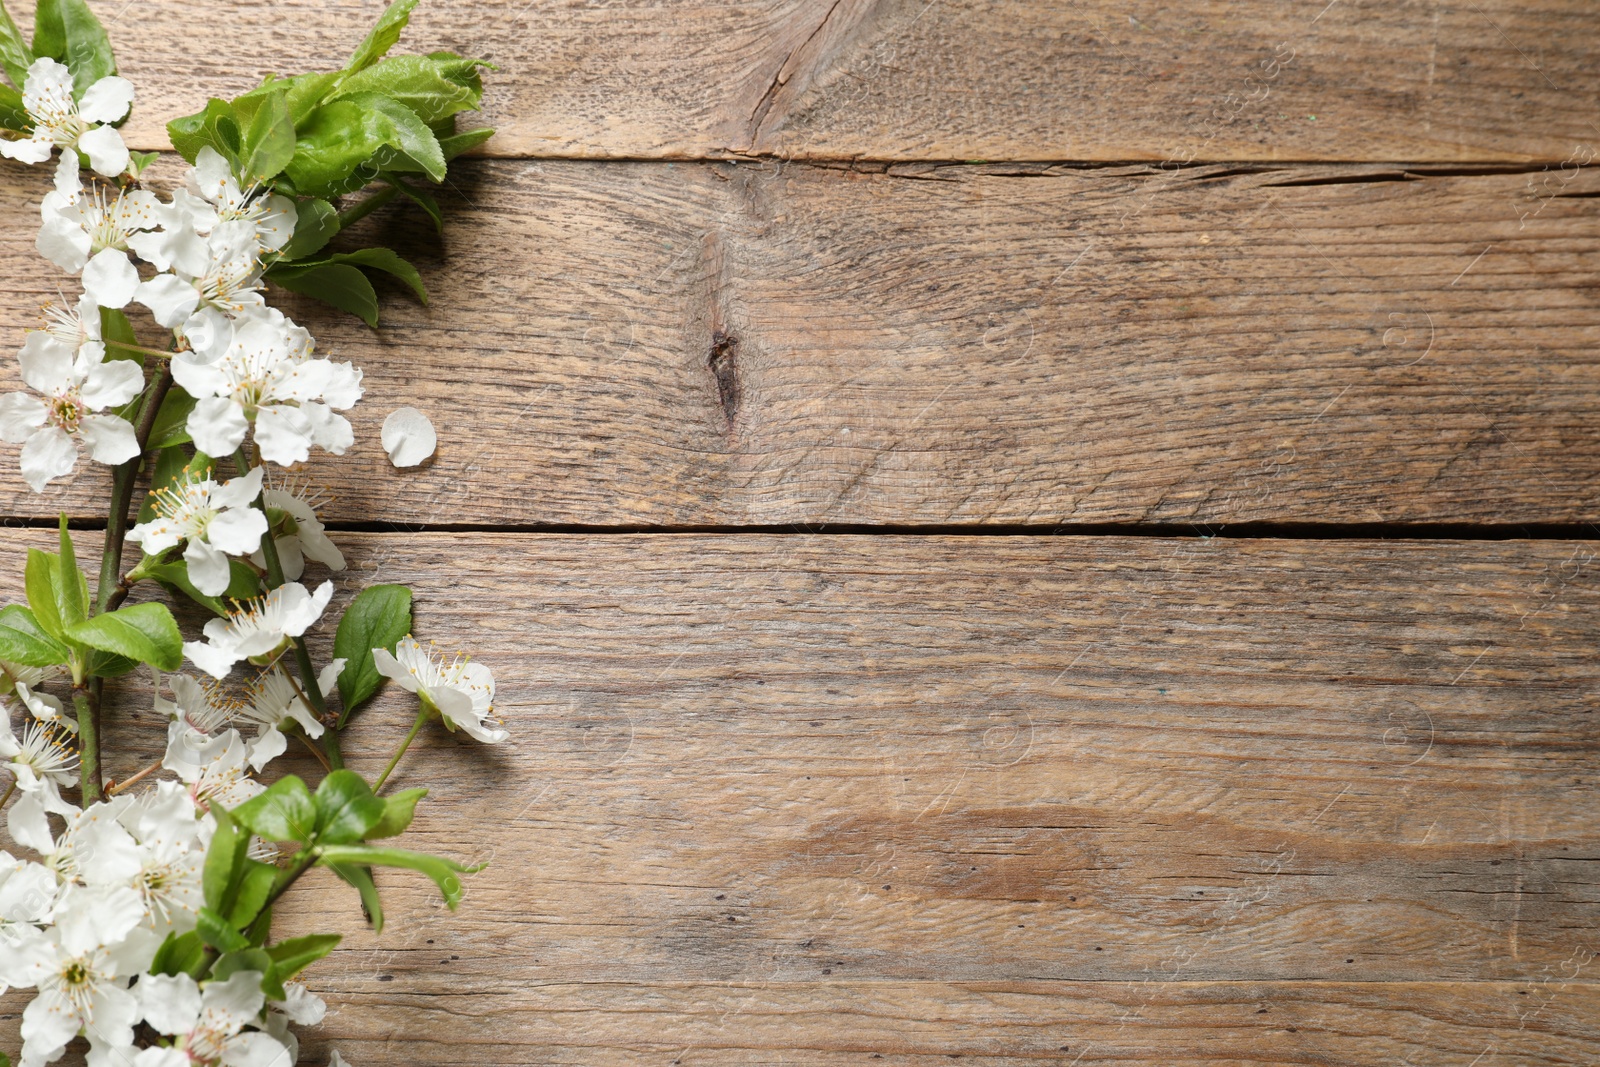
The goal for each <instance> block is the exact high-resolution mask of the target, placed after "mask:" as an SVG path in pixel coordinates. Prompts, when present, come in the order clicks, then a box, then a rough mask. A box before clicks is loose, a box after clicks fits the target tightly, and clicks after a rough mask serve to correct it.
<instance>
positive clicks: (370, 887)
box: [325, 863, 383, 934]
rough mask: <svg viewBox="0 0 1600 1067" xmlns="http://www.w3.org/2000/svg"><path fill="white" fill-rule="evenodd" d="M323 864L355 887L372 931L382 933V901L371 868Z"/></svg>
mask: <svg viewBox="0 0 1600 1067" xmlns="http://www.w3.org/2000/svg"><path fill="white" fill-rule="evenodd" d="M325 866H326V867H327V868H328V869H329V870H330V871H332V872H333V873H334V874H336V875H338V876H339V877H340V878H341V879H343V880H344V881H346V882H348V883H349V884H350V885H353V886H355V887H356V892H357V893H360V894H361V910H362V911H364V912H366V913H367V921H368V922H369V923H371V924H372V932H373V933H375V934H381V933H383V902H382V901H381V900H379V899H378V887H377V885H375V884H374V883H373V881H372V869H371V868H370V867H362V866H359V865H357V864H343V863H329V864H325Z"/></svg>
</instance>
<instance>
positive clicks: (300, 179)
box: [284, 100, 398, 199]
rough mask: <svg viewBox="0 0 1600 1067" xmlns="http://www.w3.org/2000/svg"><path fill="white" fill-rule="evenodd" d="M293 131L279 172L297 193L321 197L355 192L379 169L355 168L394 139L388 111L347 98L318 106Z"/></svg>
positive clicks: (394, 133) (394, 132)
mask: <svg viewBox="0 0 1600 1067" xmlns="http://www.w3.org/2000/svg"><path fill="white" fill-rule="evenodd" d="M298 134H299V140H298V141H297V142H296V144H295V151H294V158H293V159H291V160H290V161H289V165H288V166H287V167H285V168H284V174H286V175H287V176H288V178H289V180H290V181H291V182H293V183H294V187H295V191H296V192H297V193H299V194H300V195H301V196H313V197H322V198H324V199H326V198H330V197H335V196H342V195H344V194H345V193H351V192H354V191H355V190H357V189H360V188H361V187H362V186H364V185H366V184H367V183H368V182H370V181H372V180H373V179H375V178H376V177H377V175H378V170H379V169H380V168H377V167H371V166H368V167H366V168H365V169H362V170H361V171H360V173H357V169H358V168H362V167H363V164H367V163H368V161H369V160H371V159H372V158H373V156H375V155H376V154H377V153H378V152H379V151H380V150H381V149H382V148H384V147H385V146H387V145H389V144H390V143H392V142H393V141H394V140H395V139H396V138H397V137H398V132H397V131H396V130H395V128H394V123H393V122H392V121H390V119H389V117H388V116H387V115H383V114H380V113H378V112H375V111H367V110H366V109H364V108H362V107H361V106H360V105H359V104H357V103H355V102H354V101H350V100H330V101H328V102H327V103H325V104H323V105H321V106H320V107H318V108H317V109H316V110H315V111H313V112H312V113H311V114H310V116H308V117H307V118H306V119H305V121H304V122H302V123H301V124H300V126H299V129H298Z"/></svg>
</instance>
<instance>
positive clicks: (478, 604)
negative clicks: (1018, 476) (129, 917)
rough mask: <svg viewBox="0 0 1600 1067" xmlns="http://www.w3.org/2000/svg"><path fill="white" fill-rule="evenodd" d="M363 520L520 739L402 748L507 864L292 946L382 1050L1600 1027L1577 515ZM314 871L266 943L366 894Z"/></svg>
mask: <svg viewBox="0 0 1600 1067" xmlns="http://www.w3.org/2000/svg"><path fill="white" fill-rule="evenodd" d="M45 540H47V536H46V535H45V534H44V533H43V532H31V533H12V534H7V535H6V536H5V537H4V538H3V539H0V546H3V548H0V574H12V573H16V572H17V568H18V567H19V566H20V562H21V560H20V552H21V548H22V547H23V545H24V544H26V543H29V542H34V543H40V544H42V543H44V542H45ZM342 540H343V542H344V544H345V547H346V550H347V553H348V555H349V557H350V559H351V561H352V570H351V572H350V574H349V575H348V577H349V578H350V579H351V580H356V579H359V580H360V581H362V582H368V581H375V580H381V581H397V582H406V583H410V584H413V585H414V586H415V587H416V589H417V592H418V625H417V628H418V632H419V633H420V634H421V635H422V636H423V637H425V638H428V639H432V640H434V641H436V642H438V643H439V644H440V645H441V646H443V647H445V648H452V649H453V648H456V647H465V648H466V649H467V650H468V651H470V652H472V653H474V654H476V655H477V656H479V657H480V658H481V659H483V660H484V661H485V662H487V663H489V664H491V665H492V667H493V668H494V670H495V671H496V674H497V678H498V679H499V682H500V696H499V708H500V712H501V714H502V715H503V717H504V718H505V720H506V722H507V723H508V725H509V728H510V729H511V731H512V734H513V738H514V740H513V741H512V742H509V743H508V744H507V745H505V746H502V747H499V748H496V749H485V748H482V747H470V746H461V745H457V744H456V743H454V742H453V741H451V740H449V739H448V738H447V737H446V736H443V735H440V734H432V733H430V734H426V735H424V736H425V745H424V747H423V748H422V749H420V750H417V751H414V753H413V756H412V757H408V762H407V763H406V764H405V765H404V766H403V767H402V770H401V772H400V774H399V775H398V776H397V778H396V784H397V785H400V786H411V785H419V784H426V785H428V786H429V787H430V788H431V789H432V790H433V794H432V796H431V798H430V801H429V803H428V805H426V806H425V807H424V808H423V809H422V814H421V815H420V816H419V819H418V822H417V824H416V825H415V827H414V828H413V830H412V831H411V832H410V833H409V835H408V837H407V838H406V839H404V843H407V844H410V845H411V846H413V847H418V848H423V849H427V850H431V851H439V852H443V853H446V854H450V855H454V856H457V857H461V858H463V859H473V860H477V861H488V862H489V867H488V868H487V870H485V871H484V872H483V873H482V874H479V875H477V876H475V877H474V878H473V879H471V880H470V882H469V885H468V892H467V897H466V901H465V903H464V905H463V908H462V910H461V912H460V913H459V914H458V915H456V916H454V917H447V916H446V915H445V914H444V913H443V912H442V910H441V908H440V905H439V904H438V902H437V899H436V898H435V897H434V896H432V895H431V892H429V891H427V890H426V889H425V888H424V884H423V883H421V882H420V881H419V880H416V879H412V878H410V877H409V876H405V875H403V874H399V873H396V874H392V875H387V876H385V880H384V891H385V900H386V906H387V910H388V913H389V918H390V923H391V926H390V928H389V929H388V930H387V931H386V932H385V934H384V935H383V936H382V937H379V938H374V937H372V936H371V935H369V934H363V933H358V934H356V935H354V936H352V937H351V938H350V939H349V940H348V941H347V943H346V946H345V947H343V948H341V950H340V951H339V952H338V953H336V955H335V956H334V957H333V958H331V959H330V961H329V962H328V963H327V964H325V965H323V967H322V968H321V969H320V970H319V971H318V972H316V973H317V977H316V982H317V983H318V987H319V988H321V989H322V990H323V991H324V992H326V993H327V994H328V995H329V996H330V997H331V998H332V999H333V1000H334V1002H335V1004H336V1006H338V1007H340V1009H341V1011H340V1013H339V1014H337V1015H335V1016H334V1017H333V1018H332V1020H331V1021H330V1022H328V1023H327V1024H325V1025H324V1027H323V1028H322V1036H323V1037H324V1038H325V1039H327V1040H328V1041H329V1042H331V1043H332V1044H334V1045H338V1046H341V1047H343V1046H345V1045H346V1044H349V1045H350V1047H348V1048H345V1049H344V1050H345V1051H346V1052H347V1053H349V1052H351V1050H352V1049H356V1048H359V1049H363V1051H365V1052H366V1054H367V1055H366V1059H367V1060H368V1062H384V1061H385V1060H386V1059H394V1060H396V1061H397V1062H398V1061H402V1060H403V1061H406V1062H441V1063H464V1062H469V1061H470V1062H483V1063H524V1062H563V1063H567V1062H571V1063H579V1062H595V1063H600V1062H614V1063H631V1062H643V1061H644V1060H645V1059H646V1058H648V1057H651V1056H658V1055H659V1054H661V1053H662V1052H663V1050H671V1051H674V1052H676V1050H677V1049H679V1048H689V1047H694V1048H701V1047H705V1048H706V1049H708V1051H707V1052H706V1053H705V1057H706V1061H707V1062H780V1061H781V1059H782V1058H783V1057H784V1056H786V1055H793V1056H797V1057H799V1058H800V1059H802V1060H805V1061H806V1062H811V1059H810V1057H811V1056H812V1055H813V1054H814V1055H815V1057H816V1061H817V1062H825V1063H831V1062H836V1061H839V1060H841V1059H842V1058H843V1057H844V1056H845V1055H846V1053H850V1054H855V1055H858V1056H860V1057H862V1058H866V1057H867V1056H868V1054H869V1053H873V1052H876V1053H878V1054H881V1055H884V1056H885V1057H886V1058H887V1057H890V1056H896V1057H901V1058H902V1061H903V1062H908V1063H919V1062H923V1060H922V1059H919V1058H918V1057H931V1056H933V1055H941V1056H942V1055H963V1056H973V1057H977V1058H979V1059H980V1060H981V1058H982V1057H984V1056H989V1057H991V1058H992V1059H993V1061H994V1062H997V1063H998V1062H1023V1061H1026V1060H1028V1059H1029V1058H1035V1059H1037V1058H1050V1057H1047V1056H1046V1053H1047V1052H1048V1050H1049V1049H1051V1048H1056V1049H1057V1051H1059V1048H1058V1046H1060V1045H1069V1046H1073V1048H1074V1054H1076V1052H1077V1049H1078V1048H1080V1047H1082V1044H1083V1043H1085V1042H1088V1043H1091V1044H1093V1045H1094V1046H1095V1047H1096V1048H1098V1049H1100V1050H1101V1051H1100V1052H1098V1053H1094V1052H1091V1053H1089V1054H1088V1055H1086V1056H1085V1060H1084V1062H1093V1061H1094V1060H1096V1059H1106V1060H1119V1061H1121V1062H1131V1063H1149V1064H1158V1063H1177V1062H1183V1063H1189V1062H1195V1063H1198V1062H1229V1063H1234V1062H1237V1063H1267V1062H1273V1063H1279V1062H1281V1063H1329V1062H1338V1063H1373V1064H1378V1063H1395V1062H1404V1061H1403V1059H1400V1058H1399V1057H1402V1056H1410V1058H1411V1060H1412V1062H1413V1063H1438V1064H1446V1063H1451V1064H1462V1063H1468V1062H1470V1061H1471V1059H1472V1057H1473V1056H1477V1055H1479V1054H1480V1053H1483V1052H1484V1049H1485V1048H1486V1047H1492V1048H1494V1049H1497V1050H1498V1053H1497V1054H1498V1055H1499V1056H1500V1057H1501V1059H1500V1062H1502V1063H1507V1064H1509V1063H1518V1064H1524V1063H1573V1064H1578V1063H1586V1062H1589V1061H1591V1060H1592V1059H1593V1058H1594V1056H1595V1054H1596V1052H1600V1032H1597V1029H1596V1027H1595V1018H1596V1016H1595V1013H1594V1010H1593V1008H1594V1006H1595V1004H1596V988H1595V986H1594V985H1593V984H1592V980H1593V968H1592V961H1593V957H1594V952H1595V948H1596V946H1595V944H1594V937H1593V931H1594V929H1595V926H1596V920H1597V919H1600V893H1597V888H1596V882H1595V878H1594V874H1593V871H1592V870H1591V868H1592V867H1593V861H1594V859H1595V857H1596V856H1597V855H1600V831H1597V830H1596V826H1597V821H1596V818H1595V816H1596V814H1597V812H1600V793H1597V791H1596V788H1595V784H1594V774H1593V770H1594V767H1595V765H1596V758H1597V754H1600V728H1597V726H1596V720H1595V717H1594V715H1593V710H1594V706H1595V702H1596V685H1595V683H1596V675H1595V670H1594V666H1593V656H1592V648H1593V637H1594V635H1593V628H1594V624H1593V620H1594V619H1595V618H1596V609H1597V608H1600V586H1597V583H1596V581H1595V574H1596V573H1597V572H1596V571H1595V569H1594V567H1595V563H1594V560H1595V548H1594V546H1593V545H1591V544H1589V543H1585V542H1556V541H1540V542H1477V543H1472V542H1444V541H1440V542H1410V541H1396V542H1386V543H1380V542H1342V541H1339V542H1318V541H1292V542H1290V541H1249V540H1233V539H1225V540H1218V539H1186V540H1163V539H1149V538H1032V537H920V538H916V537H885V536H876V537H843V536H828V537H815V536H693V535H683V536H664V535H643V536H607V537H599V536H576V537H575V536H559V535H514V534H475V535H415V536H400V535H352V536H347V537H345V538H343V539H342ZM326 637H327V635H326V633H324V634H322V635H320V640H326ZM409 717H410V713H409V712H408V711H407V710H406V708H405V706H404V702H403V701H401V700H400V699H398V694H393V693H389V694H385V695H384V696H383V697H382V698H380V701H379V702H378V703H377V704H376V705H374V706H373V708H372V709H371V710H370V711H368V712H366V713H364V714H363V716H362V717H361V718H360V719H359V720H358V721H357V724H356V725H355V726H354V727H353V728H352V730H351V731H350V734H349V740H348V742H347V745H346V749H347V753H348V754H349V757H350V760H351V763H352V765H353V766H356V767H357V768H364V769H375V768H377V767H379V766H380V765H381V764H382V763H383V761H384V759H385V758H386V756H387V753H388V751H389V750H390V748H391V746H392V744H393V743H394V742H395V741H396V740H397V739H398V737H399V735H400V734H401V733H402V732H403V730H404V727H405V725H406V724H407V723H408V722H409ZM111 732H112V734H113V735H114V736H116V737H118V738H119V741H120V742H121V743H124V744H128V746H129V747H128V749H127V750H125V751H123V752H122V753H121V754H120V755H119V757H118V759H117V761H116V763H115V765H114V766H113V768H112V770H113V772H120V773H127V771H129V770H131V769H133V768H134V767H137V766H140V765H142V761H144V760H145V759H146V758H147V757H148V755H149V753H150V751H151V749H152V747H153V746H156V745H158V744H159V740H160V732H161V731H160V729H159V726H158V724H157V723H156V722H155V721H154V719H153V716H152V713H150V712H148V711H139V710H137V702H136V709H135V711H134V712H133V713H131V714H130V715H128V716H125V717H123V718H121V719H119V720H118V721H117V722H116V723H115V724H114V725H113V726H112V727H111ZM283 769H286V770H287V769H299V770H301V771H302V772H303V773H304V772H307V771H309V770H311V768H310V767H298V765H296V764H295V763H293V762H292V761H290V762H288V763H287V764H286V765H285V766H284V767H283ZM296 893H297V901H298V903H296V904H295V905H294V906H293V907H287V908H285V909H284V910H283V915H282V919H283V930H282V933H283V935H284V936H289V935H290V934H293V933H296V932H302V931H305V930H309V929H311V928H313V927H316V926H324V927H325V926H327V925H328V924H330V923H332V924H336V925H338V926H340V927H342V928H348V927H350V926H352V925H354V924H355V922H356V913H355V902H354V900H353V898H352V897H351V896H350V894H349V893H348V891H346V890H344V889H342V887H338V886H337V885H335V884H333V883H332V881H331V879H318V880H315V881H312V882H310V883H309V884H308V885H307V886H306V889H305V892H304V893H301V892H300V891H299V890H297V891H296ZM1078 983H1083V984H1078ZM1216 983H1224V984H1223V985H1218V984H1216ZM1232 983H1244V984H1243V985H1237V984H1232ZM1530 998H1533V999H1530ZM1535 1005H1543V1006H1544V1007H1541V1008H1540V1010H1538V1011H1533V1010H1532V1009H1533V1007H1534V1006H1535ZM1258 1010H1261V1011H1262V1013H1261V1014H1257V1012H1258ZM418 1019H423V1020H431V1019H437V1020H438V1025H437V1026H433V1025H427V1026H422V1027H418V1026H417V1020H418ZM13 1025H14V1023H13ZM1290 1027H1293V1028H1294V1029H1293V1030H1290V1029H1289V1028H1290ZM419 1034H420V1035H424V1036H422V1037H417V1035H419ZM400 1035H410V1038H408V1040H416V1041H421V1042H423V1043H422V1044H394V1043H389V1044H385V1042H391V1040H392V1039H397V1038H399V1036H400ZM469 1045H470V1047H467V1046H469ZM669 1046H670V1047H671V1048H670V1049H669ZM807 1050H809V1051H807ZM1185 1057H1188V1058H1187V1059H1186V1058H1185ZM1207 1057H1210V1060H1209V1061H1208V1060H1207ZM1252 1057H1255V1058H1252ZM1319 1057H1320V1058H1319ZM1541 1057H1542V1058H1541ZM1067 1061H1068V1062H1070V1058H1067ZM691 1062H694V1060H693V1059H688V1058H686V1059H685V1060H684V1063H686V1064H687V1063H691ZM1484 1062H1495V1060H1494V1059H1490V1058H1486V1059H1485V1061H1484Z"/></svg>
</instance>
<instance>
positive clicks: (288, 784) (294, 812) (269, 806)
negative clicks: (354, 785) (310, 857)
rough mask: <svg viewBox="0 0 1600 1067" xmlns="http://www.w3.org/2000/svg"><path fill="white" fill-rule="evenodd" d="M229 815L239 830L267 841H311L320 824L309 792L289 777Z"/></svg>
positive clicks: (301, 782) (300, 782) (315, 805)
mask: <svg viewBox="0 0 1600 1067" xmlns="http://www.w3.org/2000/svg"><path fill="white" fill-rule="evenodd" d="M350 773H353V772H350ZM232 814H233V817H234V819H235V820H237V821H238V823H239V825H240V826H243V827H245V828H247V829H249V830H250V831H251V832H253V833H257V834H260V835H261V836H262V837H264V838H266V839H267V840H268V841H295V842H299V843H308V842H311V841H314V840H315V839H316V834H317V829H318V823H319V821H320V817H319V811H318V804H317V803H316V802H315V801H313V800H312V798H311V790H309V789H307V788H306V784H305V782H303V781H301V780H300V779H299V778H296V777H295V776H294V775H292V774H291V775H288V776H286V777H284V778H281V779H279V780H278V781H277V782H274V783H273V784H272V785H271V786H270V787H269V788H268V789H267V791H266V792H264V793H261V794H259V795H257V796H254V797H251V798H250V799H249V800H247V801H245V802H244V803H243V804H240V805H239V806H238V807H236V808H234V809H233V812H232Z"/></svg>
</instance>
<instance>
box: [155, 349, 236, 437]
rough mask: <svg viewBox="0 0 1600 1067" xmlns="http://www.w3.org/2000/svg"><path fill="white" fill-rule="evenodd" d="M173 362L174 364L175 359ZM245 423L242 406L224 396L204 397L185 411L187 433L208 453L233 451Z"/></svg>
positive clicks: (175, 363)
mask: <svg viewBox="0 0 1600 1067" xmlns="http://www.w3.org/2000/svg"><path fill="white" fill-rule="evenodd" d="M173 364H174V366H176V365H177V361H176V360H174V361H173ZM186 388H187V387H186ZM249 425H250V424H249V423H247V422H246V421H245V418H244V408H242V407H240V406H239V405H238V404H236V403H234V401H232V400H231V399H229V398H227V397H222V396H208V397H205V398H204V399H203V400H201V401H200V402H199V403H198V404H196V405H195V406H194V410H193V411H191V412H190V413H189V422H188V427H189V435H190V436H191V437H193V438H194V446H195V447H196V448H198V449H199V450H200V451H202V452H204V453H205V454H206V455H208V456H231V455H233V451H234V449H236V448H238V447H239V445H240V444H242V443H243V442H244V434H245V430H246V429H248V428H249Z"/></svg>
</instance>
